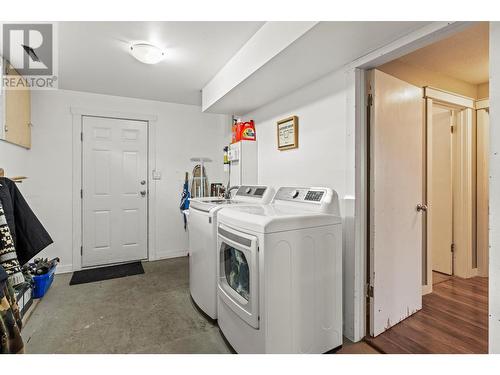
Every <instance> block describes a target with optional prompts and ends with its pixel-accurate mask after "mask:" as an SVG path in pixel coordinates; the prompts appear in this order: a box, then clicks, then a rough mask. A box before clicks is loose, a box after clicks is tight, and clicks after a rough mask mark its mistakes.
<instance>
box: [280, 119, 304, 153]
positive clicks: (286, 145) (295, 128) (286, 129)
mask: <svg viewBox="0 0 500 375" xmlns="http://www.w3.org/2000/svg"><path fill="white" fill-rule="evenodd" d="M277 130H278V150H280V151H284V150H290V149H292V148H297V147H299V118H298V117H297V116H291V117H288V118H286V119H283V120H280V121H278V123H277Z"/></svg>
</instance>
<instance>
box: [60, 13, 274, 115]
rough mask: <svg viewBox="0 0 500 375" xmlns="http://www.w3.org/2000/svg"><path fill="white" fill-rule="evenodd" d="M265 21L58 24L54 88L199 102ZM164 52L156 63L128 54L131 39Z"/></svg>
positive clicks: (159, 99) (176, 101) (192, 102)
mask: <svg viewBox="0 0 500 375" xmlns="http://www.w3.org/2000/svg"><path fill="white" fill-rule="evenodd" d="M263 24H264V22H60V23H59V88H61V89H67V90H75V91H87V92H93V93H99V94H108V95H116V96H125V97H132V98H140V99H149V100H158V101H165V102H172V103H181V104H195V105H200V104H201V93H200V90H201V88H202V87H203V86H204V85H206V84H207V82H208V81H209V80H210V79H211V78H212V77H213V76H214V75H215V74H216V73H217V72H218V71H219V70H220V69H221V68H222V67H223V66H224V65H225V64H226V63H227V61H228V60H229V59H230V58H231V57H232V56H234V54H235V53H236V52H237V51H238V50H239V49H240V48H241V47H242V46H243V45H244V44H245V43H246V42H247V41H248V39H250V38H251V36H252V35H253V34H255V32H257V30H259V28H260V27H262V25H263ZM133 41H146V42H151V43H154V44H155V45H157V46H158V47H160V48H164V49H165V50H166V56H165V58H164V60H163V61H161V62H160V63H159V64H157V65H146V64H142V63H140V62H139V61H137V60H136V59H134V58H133V57H132V56H131V55H130V53H129V46H130V42H133Z"/></svg>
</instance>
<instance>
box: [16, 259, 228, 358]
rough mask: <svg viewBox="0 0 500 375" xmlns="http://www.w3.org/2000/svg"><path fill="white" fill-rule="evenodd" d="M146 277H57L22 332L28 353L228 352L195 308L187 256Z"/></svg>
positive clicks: (156, 265)
mask: <svg viewBox="0 0 500 375" xmlns="http://www.w3.org/2000/svg"><path fill="white" fill-rule="evenodd" d="M143 266H144V270H145V274H143V275H136V276H129V277H124V278H120V279H114V280H106V281H101V282H96V283H89V284H81V285H73V286H69V280H70V279H71V274H64V275H56V278H55V280H54V283H53V285H52V287H51V288H50V290H49V291H48V292H47V294H46V295H45V297H44V298H43V299H42V300H41V301H40V303H39V304H38V306H37V307H36V309H35V310H34V312H33V314H32V315H31V317H30V318H29V320H28V322H27V323H26V326H25V327H24V329H23V332H22V335H23V338H24V343H25V345H26V352H27V353H230V351H229V348H228V347H227V346H226V344H225V343H224V340H223V339H222V337H221V335H220V333H219V329H218V327H217V326H216V325H213V324H212V323H210V322H209V321H207V320H206V319H205V318H204V317H203V316H202V315H201V314H200V313H199V312H198V311H197V310H196V308H195V307H194V306H193V305H192V302H191V298H190V296H189V276H188V272H189V268H188V260H187V258H186V257H185V258H176V259H168V260H163V261H157V262H144V263H143Z"/></svg>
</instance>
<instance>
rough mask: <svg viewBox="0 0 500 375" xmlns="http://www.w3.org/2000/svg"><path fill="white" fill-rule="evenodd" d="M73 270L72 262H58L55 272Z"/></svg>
mask: <svg viewBox="0 0 500 375" xmlns="http://www.w3.org/2000/svg"><path fill="white" fill-rule="evenodd" d="M70 272H73V265H72V264H59V265H58V266H57V268H56V274H59V273H70Z"/></svg>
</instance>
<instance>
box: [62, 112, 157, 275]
mask: <svg viewBox="0 0 500 375" xmlns="http://www.w3.org/2000/svg"><path fill="white" fill-rule="evenodd" d="M70 112H71V115H72V131H73V132H72V140H73V163H72V164H73V184H72V200H73V215H72V216H73V236H72V238H73V241H72V243H73V261H72V263H73V271H79V270H81V269H82V243H83V241H82V199H81V195H80V194H81V192H80V190H81V188H82V182H83V181H82V141H81V133H82V124H83V116H93V117H106V118H115V119H121V120H136V121H144V122H146V123H147V127H148V155H147V159H148V187H149V194H148V198H149V199H148V210H147V212H148V214H147V215H148V234H147V237H148V241H147V243H148V260H153V259H155V258H156V249H157V241H156V230H155V228H156V202H157V193H156V184H154V183H153V179H152V174H153V173H152V172H153V171H154V170H155V168H156V148H155V142H153V141H152V140H154V139H155V134H156V122H157V119H158V116H156V115H149V114H140V113H127V112H118V111H110V110H105V109H97V108H81V107H73V106H72V107H70ZM89 268H92V267H89Z"/></svg>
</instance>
